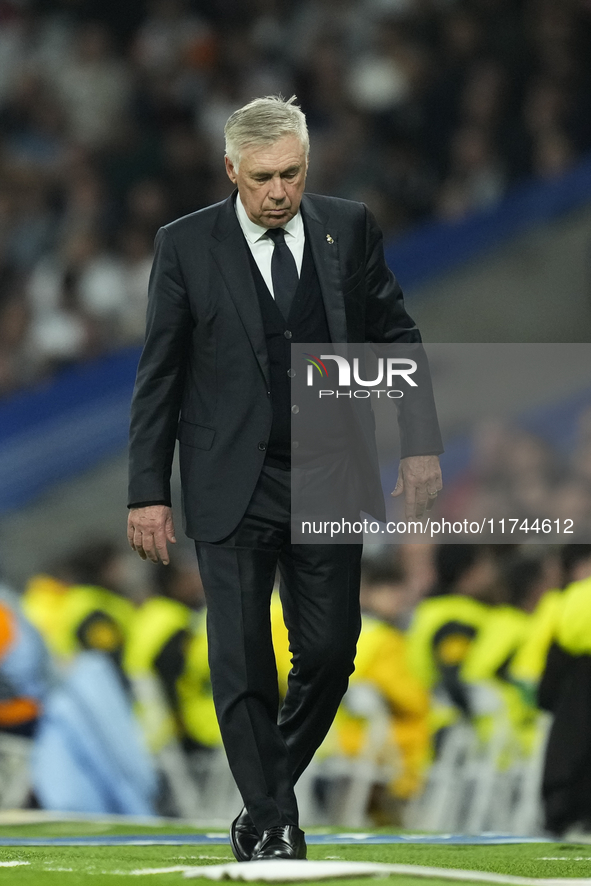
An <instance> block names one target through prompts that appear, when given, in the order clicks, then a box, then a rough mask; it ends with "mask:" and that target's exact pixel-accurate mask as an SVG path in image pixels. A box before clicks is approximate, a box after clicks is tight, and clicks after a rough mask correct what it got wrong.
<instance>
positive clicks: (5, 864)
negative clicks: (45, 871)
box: [0, 861, 31, 868]
mask: <svg viewBox="0 0 591 886" xmlns="http://www.w3.org/2000/svg"><path fill="white" fill-rule="evenodd" d="M19 864H31V862H30V861H0V868H16V867H18V865H19Z"/></svg>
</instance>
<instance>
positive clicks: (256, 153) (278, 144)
mask: <svg viewBox="0 0 591 886" xmlns="http://www.w3.org/2000/svg"><path fill="white" fill-rule="evenodd" d="M305 160H306V155H305V151H304V146H303V145H302V143H301V141H300V140H299V138H298V137H297V136H295V135H288V136H284V137H283V138H280V139H278V140H277V141H275V142H269V143H267V144H263V145H247V146H246V147H245V148H243V149H242V151H241V158H240V163H241V165H242V164H244V163H246V164H247V165H248V167H249V169H251V170H255V169H256V170H257V171H262V172H274V171H282V170H283V169H288V168H289V167H291V166H299V165H301V164H302V163H305Z"/></svg>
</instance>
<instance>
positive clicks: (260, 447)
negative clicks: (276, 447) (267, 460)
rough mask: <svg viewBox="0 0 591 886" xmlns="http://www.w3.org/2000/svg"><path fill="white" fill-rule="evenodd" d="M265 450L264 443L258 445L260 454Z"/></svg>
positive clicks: (265, 445)
mask: <svg viewBox="0 0 591 886" xmlns="http://www.w3.org/2000/svg"><path fill="white" fill-rule="evenodd" d="M266 448H267V444H266V443H262V442H261V443H259V449H260V450H261V452H264V451H265V449H266Z"/></svg>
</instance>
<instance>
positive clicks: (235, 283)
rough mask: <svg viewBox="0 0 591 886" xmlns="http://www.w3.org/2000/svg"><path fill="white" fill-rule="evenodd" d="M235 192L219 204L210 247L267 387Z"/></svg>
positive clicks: (255, 302) (260, 332) (260, 327)
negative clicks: (237, 214) (212, 245)
mask: <svg viewBox="0 0 591 886" xmlns="http://www.w3.org/2000/svg"><path fill="white" fill-rule="evenodd" d="M236 193H237V192H234V194H232V195H231V196H230V197H228V199H227V200H225V201H224V202H223V203H222V204H221V206H220V211H219V215H218V218H217V222H216V224H215V226H214V229H213V232H212V233H213V236H214V237H215V239H216V240H217V241H218V243H217V244H216V245H215V246H214V247H213V248H212V253H213V256H214V258H215V261H216V263H217V265H218V268H219V270H220V273H221V275H222V277H223V279H224V282H225V284H226V286H227V288H228V292H229V293H230V297H231V298H232V301H233V302H234V305H235V307H236V310H237V312H238V316H239V317H240V320H241V321H242V325H243V326H244V330H245V332H246V334H247V336H248V338H249V340H250V343H251V346H252V349H253V351H254V355H255V357H256V359H257V361H258V364H259V366H260V368H261V372H262V373H263V375H264V377H265V381H266V382H267V387H269V386H270V383H271V377H270V372H269V358H268V355H267V344H266V341H265V333H264V330H263V319H262V317H261V309H260V305H259V300H258V297H257V293H256V289H255V285H254V280H253V279H252V272H251V269H250V263H249V260H248V253H247V251H246V250H247V249H248V245H247V243H246V240H245V239H244V234H243V233H242V230H241V228H240V225H239V223H238V219H237V217H236V210H235V208H234V199H235V194H236Z"/></svg>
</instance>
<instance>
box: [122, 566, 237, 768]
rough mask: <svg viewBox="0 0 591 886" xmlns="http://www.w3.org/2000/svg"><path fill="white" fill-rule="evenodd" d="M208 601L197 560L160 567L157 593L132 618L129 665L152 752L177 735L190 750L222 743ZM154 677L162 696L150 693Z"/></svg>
mask: <svg viewBox="0 0 591 886" xmlns="http://www.w3.org/2000/svg"><path fill="white" fill-rule="evenodd" d="M204 603H205V599H204V594H203V586H202V584H201V579H200V576H199V572H198V570H197V567H196V565H193V564H191V565H190V566H189V565H188V564H183V563H178V562H177V563H171V564H169V565H168V566H159V567H158V569H157V573H156V593H154V594H153V595H152V596H150V597H149V598H148V599H147V600H146V601H145V602H144V604H143V605H142V606H141V607H140V609H139V610H138V611H137V612H136V613H135V615H134V618H133V621H132V623H131V627H130V630H129V634H128V638H127V642H126V646H125V655H124V667H125V671H126V673H127V674H128V676H129V677H130V679H131V680H132V684H133V687H134V691H135V694H136V696H137V699H138V705H139V710H138V713H139V716H140V720H141V721H142V725H143V727H144V732H145V735H146V738H147V741H148V743H149V746H150V748H151V749H152V750H153V751H159V750H161V749H162V747H164V746H165V745H166V743H167V742H168V741H169V740H170V739H171V738H172V737H173V736H174V737H175V738H177V739H178V740H179V741H180V742H181V744H182V746H183V747H184V749H185V750H186V751H202V750H206V749H209V748H212V747H217V746H219V745H220V744H221V737H220V732H219V727H218V724H217V719H216V716H215V710H214V707H213V697H212V692H211V682H210V677H209V667H208V662H207V636H206V631H205V612H204V611H203V608H204ZM150 679H152V680H153V679H156V680H157V682H158V686H159V688H160V694H161V699H160V701H158V700H157V699H156V697H155V695H154V693H153V692H152V693H151V692H150V689H149V680H150ZM159 712H160V713H159Z"/></svg>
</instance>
